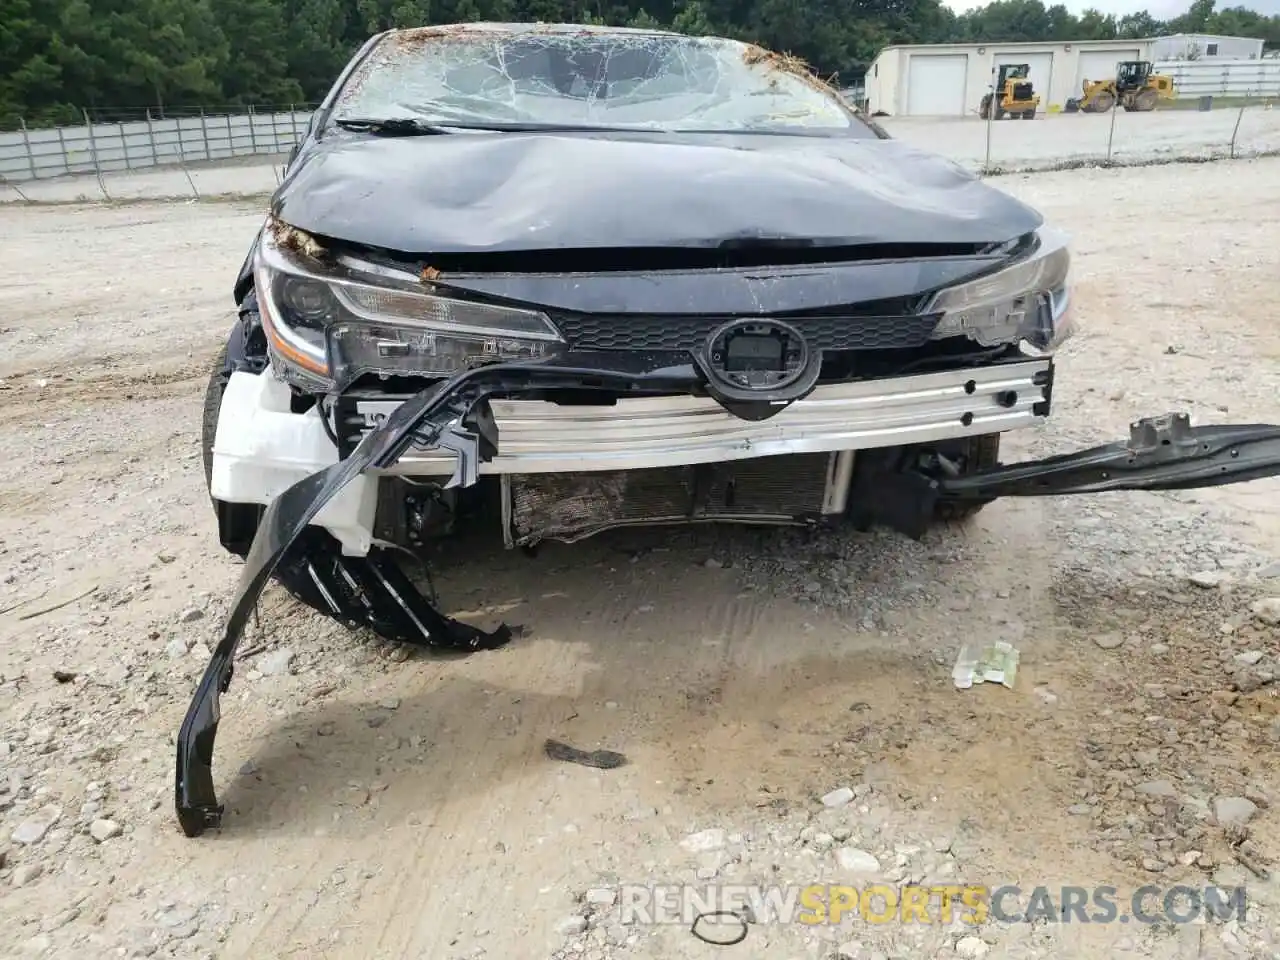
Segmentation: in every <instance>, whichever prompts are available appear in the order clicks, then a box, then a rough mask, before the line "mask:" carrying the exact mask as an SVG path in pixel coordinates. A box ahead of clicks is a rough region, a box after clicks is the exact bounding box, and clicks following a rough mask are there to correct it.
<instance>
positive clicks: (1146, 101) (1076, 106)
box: [1066, 60, 1173, 113]
mask: <svg viewBox="0 0 1280 960" xmlns="http://www.w3.org/2000/svg"><path fill="white" fill-rule="evenodd" d="M1153 66H1154V65H1153V64H1152V63H1151V61H1150V60H1126V61H1125V62H1123V63H1121V64H1118V65H1117V66H1116V75H1115V77H1114V78H1113V79H1110V80H1085V81H1084V85H1083V87H1084V89H1083V91H1082V92H1083V94H1084V96H1083V97H1081V98H1080V99H1079V100H1068V101H1067V107H1066V109H1067V112H1068V113H1075V112H1076V111H1080V112H1082V113H1106V112H1107V111H1108V110H1110V109H1111V108H1112V107H1114V106H1115V105H1116V104H1117V103H1118V104H1120V106H1122V107H1124V109H1125V110H1133V111H1137V112H1139V113H1145V112H1146V111H1149V110H1154V109H1155V108H1156V105H1157V104H1158V103H1159V102H1160V101H1161V100H1172V99H1173V79H1172V78H1171V77H1166V76H1164V75H1163V74H1159V73H1152V72H1151V71H1152V69H1153Z"/></svg>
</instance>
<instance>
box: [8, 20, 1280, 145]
mask: <svg viewBox="0 0 1280 960" xmlns="http://www.w3.org/2000/svg"><path fill="white" fill-rule="evenodd" d="M475 20H500V21H547V22H554V21H568V22H577V23H583V22H591V23H607V24H615V25H630V26H650V27H668V28H672V29H675V30H678V31H681V32H684V33H693V34H703V33H716V34H721V35H727V36H732V37H737V38H740V39H744V40H750V41H753V42H756V43H760V44H763V45H765V46H767V47H770V48H772V49H776V50H781V51H785V52H788V53H791V54H794V55H796V56H799V57H801V58H803V59H805V60H807V61H808V62H809V63H810V64H812V65H813V66H814V68H815V69H817V70H818V71H820V72H821V73H823V74H824V75H827V76H835V77H837V78H840V79H843V80H846V81H852V80H855V79H857V78H858V77H860V76H861V75H862V73H863V71H864V70H865V69H866V66H867V64H869V63H870V62H871V61H872V60H873V59H874V58H875V56H876V54H877V52H878V51H879V50H880V49H881V48H882V47H884V46H886V45H888V44H895V43H945V42H949V41H989V42H993V43H996V42H1013V41H1019V40H1030V41H1045V40H1107V39H1128V38H1137V37H1148V36H1155V35H1159V34H1161V33H1181V32H1197V33H1215V34H1224V35H1229V36H1250V37H1258V38H1261V39H1264V40H1265V41H1267V44H1268V47H1269V48H1270V47H1274V46H1280V16H1274V17H1265V16H1262V15H1260V14H1257V13H1255V12H1253V11H1251V10H1247V9H1245V8H1243V7H1233V8H1227V9H1222V10H1217V9H1215V0H1195V2H1194V3H1193V4H1192V5H1191V7H1190V8H1189V9H1188V10H1187V12H1186V13H1184V14H1183V15H1182V16H1179V17H1175V18H1174V19H1172V20H1169V21H1167V22H1161V21H1158V20H1156V19H1155V18H1153V17H1152V16H1150V15H1149V14H1147V13H1137V14H1130V15H1127V16H1124V17H1120V18H1116V17H1115V16H1112V15H1110V14H1103V13H1101V12H1099V11H1097V10H1093V9H1090V10H1086V11H1085V12H1084V13H1083V14H1081V15H1080V16H1076V15H1074V14H1072V13H1071V12H1069V11H1068V10H1067V8H1066V7H1065V6H1063V5H1062V4H1060V3H1055V4H1053V5H1051V6H1045V4H1044V3H1043V2H1042V0H994V2H992V3H989V4H987V5H986V6H982V7H978V8H975V9H973V10H971V11H969V12H967V13H964V14H959V15H957V14H956V13H954V12H953V11H952V10H951V9H950V8H949V7H947V6H945V5H944V4H943V3H941V2H940V0H824V2H821V3H815V2H814V0H0V127H5V128H11V127H13V126H15V125H16V124H17V123H18V121H19V119H20V118H21V119H22V120H24V121H25V122H26V123H27V125H28V126H41V125H48V124H53V123H69V122H77V121H78V120H79V119H80V117H81V116H82V113H81V111H86V110H87V111H89V113H90V115H91V116H96V117H99V118H101V119H116V118H125V117H137V116H141V115H142V114H143V111H145V110H150V111H152V113H153V114H157V115H164V114H165V113H166V112H167V111H168V112H174V111H179V110H181V109H183V108H190V107H193V106H195V105H206V106H209V107H215V106H216V107H220V108H221V107H227V106H247V105H249V104H257V105H268V104H269V105H284V104H290V103H297V104H301V103H306V102H310V101H315V100H318V99H320V97H322V96H323V94H324V92H325V90H326V89H327V88H328V86H329V85H330V83H331V82H332V80H333V78H334V76H335V75H336V74H337V72H338V71H339V70H340V69H341V67H342V65H343V64H344V63H345V61H346V60H347V58H348V57H349V56H350V55H351V53H352V52H353V51H354V50H355V49H356V47H358V46H359V44H360V43H362V42H363V41H364V40H365V39H367V38H368V37H369V36H370V35H371V34H373V33H376V32H377V31H380V30H384V29H387V28H389V27H399V26H417V25H422V24H434V23H452V22H460V21H475Z"/></svg>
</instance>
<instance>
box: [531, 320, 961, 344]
mask: <svg viewBox="0 0 1280 960" xmlns="http://www.w3.org/2000/svg"><path fill="white" fill-rule="evenodd" d="M735 319H744V318H738V317H707V316H637V315H634V314H618V315H600V314H590V315H576V316H557V317H555V318H554V321H555V324H556V326H557V327H559V328H560V333H561V334H562V335H563V336H564V338H565V340H567V341H568V342H569V346H571V347H573V348H574V349H577V350H694V349H697V348H698V347H700V346H702V345H703V344H704V343H706V340H707V337H709V336H710V335H711V333H712V332H713V331H714V330H715V329H716V328H717V327H719V326H721V325H722V324H725V323H728V322H729V321H730V320H735ZM777 319H778V320H782V321H784V322H785V323H789V324H791V325H792V326H793V327H795V328H796V329H797V330H799V331H800V332H801V333H802V334H803V335H804V337H805V339H806V340H808V341H809V346H810V347H813V348H815V349H818V350H893V349H903V348H911V347H921V346H924V345H925V344H926V343H928V342H929V335H930V334H931V333H933V328H934V327H935V326H937V324H938V318H937V316H919V315H905V316H903V315H899V316H865V317H864V316H821V317H814V316H808V317H786V316H781V317H778V318H777Z"/></svg>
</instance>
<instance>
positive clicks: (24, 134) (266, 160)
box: [0, 104, 312, 202]
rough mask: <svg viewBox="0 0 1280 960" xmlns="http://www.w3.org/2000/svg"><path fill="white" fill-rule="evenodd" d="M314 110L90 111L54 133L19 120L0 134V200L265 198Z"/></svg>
mask: <svg viewBox="0 0 1280 960" xmlns="http://www.w3.org/2000/svg"><path fill="white" fill-rule="evenodd" d="M311 108H312V105H311V104H285V105H266V106H252V105H251V106H247V107H244V106H237V107H234V108H222V109H218V108H214V107H190V108H168V109H164V110H160V109H156V110H154V111H153V110H144V111H141V112H140V113H139V112H136V111H112V110H101V109H99V110H94V111H89V110H85V111H82V117H83V123H80V124H75V125H62V126H56V127H51V128H33V127H30V126H28V125H27V124H26V122H25V121H23V120H19V121H18V123H17V125H16V127H17V129H13V130H7V131H3V132H0V193H3V192H4V191H6V190H7V192H9V193H11V194H13V195H15V196H16V197H17V198H19V199H21V200H27V201H32V202H35V201H50V202H57V201H76V200H91V199H107V200H123V199H145V198H151V197H157V198H158V197H177V196H189V197H197V198H199V197H201V196H219V195H229V194H230V195H234V194H257V193H262V192H265V191H269V190H271V189H272V188H273V186H274V185H275V184H276V183H279V179H280V167H281V165H282V164H283V163H284V161H285V160H286V159H287V157H288V154H289V151H290V150H292V149H293V147H294V145H295V144H296V143H297V142H298V141H299V140H300V139H301V138H302V136H303V134H304V133H305V131H306V129H307V125H308V123H310V120H311ZM0 199H12V197H9V198H4V197H2V196H0Z"/></svg>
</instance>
